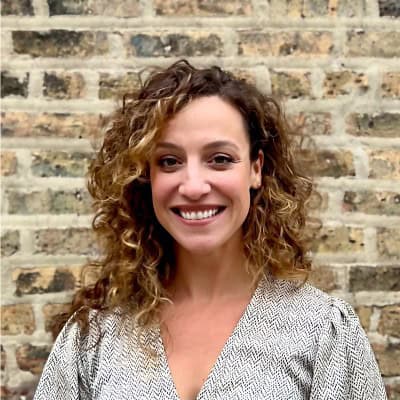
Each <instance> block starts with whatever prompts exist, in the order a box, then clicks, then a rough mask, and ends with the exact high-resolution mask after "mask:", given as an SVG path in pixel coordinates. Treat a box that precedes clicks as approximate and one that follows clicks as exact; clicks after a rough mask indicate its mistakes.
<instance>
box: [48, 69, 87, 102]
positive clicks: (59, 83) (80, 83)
mask: <svg viewBox="0 0 400 400" xmlns="http://www.w3.org/2000/svg"><path fill="white" fill-rule="evenodd" d="M85 94H86V93H85V81H84V79H83V76H82V75H81V74H80V73H78V72H72V73H69V72H65V73H64V72H45V74H44V82H43V95H44V96H46V97H51V98H53V99H77V98H80V97H84V96H85Z"/></svg>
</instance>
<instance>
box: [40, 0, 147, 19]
mask: <svg viewBox="0 0 400 400" xmlns="http://www.w3.org/2000/svg"><path fill="white" fill-rule="evenodd" d="M47 3H48V6H49V13H50V16H53V15H100V16H107V17H108V16H110V17H125V18H126V17H137V16H139V15H140V1H139V0H115V1H112V2H110V1H107V0H80V1H70V0H47Z"/></svg>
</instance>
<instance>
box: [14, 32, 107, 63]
mask: <svg viewBox="0 0 400 400" xmlns="http://www.w3.org/2000/svg"><path fill="white" fill-rule="evenodd" d="M12 41H13V45H14V51H15V53H17V54H27V55H30V56H32V57H71V56H75V57H89V56H94V55H99V54H105V53H107V51H108V41H107V35H106V34H105V33H104V32H89V31H79V32H76V31H68V30H61V29H59V30H52V31H41V32H36V31H13V32H12Z"/></svg>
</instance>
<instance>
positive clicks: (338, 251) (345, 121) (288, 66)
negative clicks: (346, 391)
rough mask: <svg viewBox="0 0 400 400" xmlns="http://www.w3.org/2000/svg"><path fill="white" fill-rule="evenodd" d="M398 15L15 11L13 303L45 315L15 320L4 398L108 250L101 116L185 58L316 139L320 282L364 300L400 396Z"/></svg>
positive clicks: (311, 2) (5, 71)
mask: <svg viewBox="0 0 400 400" xmlns="http://www.w3.org/2000/svg"><path fill="white" fill-rule="evenodd" d="M399 4H400V3H399V2H398V1H397V0H187V1H184V0H152V1H146V0H115V1H109V0H34V1H33V0H15V1H10V0H3V1H1V14H2V16H3V18H2V56H3V57H2V82H1V83H2V88H1V89H2V90H1V96H2V121H1V128H2V137H3V140H2V150H1V175H2V177H4V179H3V183H2V188H1V195H2V199H1V200H2V213H3V214H5V215H3V219H2V225H4V226H2V229H3V231H2V242H1V252H2V257H3V261H4V267H5V268H6V270H5V271H4V272H5V273H6V278H7V282H5V283H6V285H7V287H6V290H5V299H4V300H5V304H13V302H14V300H18V301H19V302H20V301H24V303H31V302H30V301H29V302H28V301H26V302H25V299H26V300H28V299H29V300H32V303H33V302H34V303H35V307H34V310H35V313H39V314H40V313H41V310H42V312H43V315H38V321H36V325H34V324H35V321H33V312H32V309H31V307H30V305H28V304H23V305H22V306H15V307H23V309H24V310H25V311H26V310H30V311H29V312H28V313H27V312H26V313H25V314H26V315H27V316H28V317H27V318H26V320H29V318H30V320H31V322H32V323H31V325H32V326H31V325H29V324H27V323H25V322H24V318H23V315H24V314H23V313H22V314H21V313H19V312H18V310H15V311H14V313H11V314H10V312H8V314H7V315H8V317H7V318H8V322H7V324H8V325H7V326H6V329H7V330H8V331H11V332H12V333H9V334H10V335H14V337H12V340H13V341H15V346H16V347H18V349H19V355H18V357H19V362H20V368H23V369H25V370H26V372H23V373H20V374H19V373H18V368H19V367H18V365H17V366H15V356H16V355H15V354H12V351H11V352H10V351H9V350H10V347H8V345H7V346H5V349H6V351H7V357H8V365H7V368H6V370H5V371H4V373H3V375H4V376H6V378H7V379H8V380H9V381H10V382H11V381H12V383H11V384H12V387H11V386H0V388H1V395H2V397H5V398H8V399H9V400H11V399H12V400H14V399H15V400H16V399H19V398H20V397H21V396H25V397H26V398H27V399H31V398H32V393H33V391H34V387H35V385H36V382H35V376H34V375H33V374H32V373H30V372H29V371H33V372H34V373H38V371H39V370H40V368H41V367H40V365H41V364H40V363H41V362H42V360H44V358H45V357H46V356H45V355H43V357H41V356H40V355H36V354H35V352H36V350H37V351H38V352H40V351H41V349H40V346H41V345H43V344H44V343H43V342H42V341H41V342H40V343H38V342H36V343H35V341H34V340H36V339H37V338H38V335H39V338H40V332H42V330H43V329H46V331H48V332H49V331H50V329H51V325H52V324H51V322H54V320H55V317H56V315H57V314H58V313H59V312H60V311H63V310H65V309H66V307H67V305H66V304H63V303H67V302H68V301H70V298H71V292H72V291H73V290H74V288H75V287H76V285H77V284H79V282H78V275H77V271H78V270H79V266H77V263H78V262H77V260H80V259H82V258H83V259H85V258H86V257H87V256H88V257H93V256H95V255H97V254H98V253H97V252H98V250H97V245H96V244H95V240H94V235H92V233H91V231H90V229H89V227H88V225H89V219H90V215H89V214H91V213H92V210H91V207H90V203H91V200H90V199H89V197H88V194H87V191H86V190H85V189H82V184H83V179H82V178H84V177H85V174H86V172H87V168H88V165H89V163H90V162H91V159H92V157H93V155H92V151H91V150H90V148H89V146H97V144H98V139H101V137H102V135H103V134H104V128H105V127H106V126H107V125H105V124H106V123H108V122H109V121H108V119H107V118H106V117H103V116H106V115H108V114H109V112H110V111H111V110H112V109H113V108H115V106H119V105H121V97H122V95H123V94H125V93H129V92H132V91H135V90H136V89H137V88H138V86H139V73H141V72H143V74H141V77H142V78H143V79H145V78H146V77H147V75H148V71H146V70H148V69H152V67H154V66H166V65H168V64H170V63H172V62H174V61H175V60H177V59H178V58H181V57H184V58H188V59H189V61H190V62H192V63H193V64H194V65H195V66H199V67H202V66H207V65H210V64H218V65H220V66H221V67H223V68H224V69H226V70H229V71H232V72H233V73H234V74H236V75H237V76H239V77H241V78H242V79H245V80H247V81H249V82H251V83H253V84H255V85H257V86H258V87H259V88H260V89H261V90H262V91H264V92H265V93H266V94H267V95H271V96H273V97H277V98H278V100H279V101H280V102H281V103H282V104H283V108H284V111H285V114H286V115H289V118H290V125H291V131H292V133H293V136H292V137H291V139H293V140H295V141H298V140H300V136H299V135H298V134H299V133H300V134H304V135H307V136H308V137H305V138H304V139H305V140H304V147H305V148H306V149H308V150H304V154H303V155H305V156H307V158H308V161H309V162H308V164H307V165H306V168H305V173H306V174H310V175H313V177H314V178H315V185H316V186H315V188H314V190H315V192H314V193H313V195H312V197H311V199H310V200H309V202H308V203H307V207H308V208H309V209H310V212H311V215H312V216H313V217H314V218H315V217H317V218H318V217H320V218H321V223H322V228H321V229H320V230H319V231H317V230H313V229H311V227H312V226H314V225H318V223H315V222H316V220H315V219H314V220H313V221H311V223H310V226H311V227H310V233H311V232H312V231H313V232H314V239H313V240H312V241H310V243H308V245H309V247H311V248H312V254H314V255H316V259H315V260H316V262H318V265H317V266H315V268H314V271H313V273H312V274H311V282H312V283H313V284H315V285H316V286H318V287H320V288H321V289H323V290H325V291H329V292H333V293H334V294H339V296H342V294H343V297H344V298H346V299H353V298H354V299H355V300H357V299H361V301H358V300H357V301H356V305H357V310H356V311H357V313H358V315H359V316H360V320H361V323H362V325H363V327H364V328H365V330H366V331H367V333H368V334H370V337H371V340H373V341H376V342H377V343H379V344H380V345H381V348H379V349H378V353H379V359H380V363H381V365H382V366H383V370H384V373H385V374H386V376H388V377H394V376H396V374H397V375H398V376H397V377H396V378H395V379H388V380H387V381H386V383H387V388H388V393H390V394H389V399H391V400H392V399H395V398H397V399H398V400H400V385H399V384H398V382H399V378H400V374H399V373H398V367H397V366H396V365H395V364H394V360H395V356H396V351H397V350H393V348H392V347H390V346H389V342H394V343H397V342H398V341H399V335H398V330H399V327H398V317H397V314H396V313H397V308H396V307H397V306H398V304H396V303H394V302H393V299H396V296H397V293H394V292H399V291H400V284H399V280H398V276H399V275H400V270H399V267H398V266H399V265H400V263H399V262H400V254H399V248H400V246H399V243H400V233H399V227H398V219H399V218H400V212H399V195H400V192H399V189H398V187H397V186H398V185H397V182H398V181H400V152H399V140H400V112H399V111H398V107H397V106H398V102H399V100H400V71H399V68H398V59H399V58H400V30H399V29H398V28H397V26H396V24H397V23H398V22H399V21H398V18H399V9H400V6H399ZM296 134H297V135H296ZM78 139H82V140H78ZM80 143H82V146H80ZM295 156H296V157H297V156H300V154H295ZM366 178H369V179H366ZM353 183H354V186H353ZM36 222H37V226H36V225H35V224H36ZM86 227H87V228H86ZM54 259H56V260H57V262H56V263H53V261H52V260H54ZM333 260H334V264H332V262H333ZM354 260H365V261H363V263H367V262H371V265H359V264H357V265H354ZM349 262H351V264H350V265H349V264H348V263H349ZM360 263H361V262H360ZM377 263H378V266H376V264H377ZM95 276H96V270H95V269H93V270H91V271H89V273H88V274H85V277H84V278H83V280H84V282H88V283H93V280H94V277H95ZM363 291H370V292H374V293H371V298H368V299H366V296H365V293H364V294H360V295H359V296H358V295H357V293H356V292H363ZM377 291H379V294H378V293H377ZM378 297H379V298H378ZM50 299H51V300H50ZM362 299H366V303H365V304H364V303H363V302H362V301H363V300H362ZM375 299H376V304H375ZM49 301H50V302H53V301H55V302H56V303H55V304H47V303H48V302H49ZM13 307H14V306H13ZM24 307H25V308H24ZM29 313H30V314H29ZM35 316H36V314H35ZM24 324H25V325H24ZM24 329H28V331H29V332H30V333H34V334H35V335H34V336H32V341H31V342H30V345H31V348H29V347H25V348H22V347H21V346H23V345H27V341H26V337H24V336H19V335H23V334H24ZM34 331H35V332H34ZM30 333H28V334H30ZM48 337H50V335H48V336H46V338H48ZM7 340H10V339H7ZM46 340H47V339H46ZM7 343H9V342H7ZM39 345H40V346H39ZM13 346H14V345H13ZM35 346H39V349H36V347H35ZM389 347H390V348H389ZM43 351H45V350H43ZM10 360H11V362H10ZM20 371H21V369H20ZM14 372H15V374H16V379H14V377H13V378H12V379H10V377H9V375H10V374H11V373H12V374H13V373H14ZM29 376H31V378H29ZM32 377H33V378H32ZM36 378H38V375H36ZM7 379H6V381H7ZM396 385H397V386H396ZM396 396H397V397H396Z"/></svg>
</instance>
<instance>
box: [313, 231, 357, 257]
mask: <svg viewBox="0 0 400 400" xmlns="http://www.w3.org/2000/svg"><path fill="white" fill-rule="evenodd" d="M363 248H364V235H363V231H362V229H359V228H351V227H347V226H340V227H325V226H324V227H322V228H321V229H320V230H319V232H318V233H317V235H316V237H315V239H314V241H313V247H312V250H313V251H314V252H316V253H326V252H334V253H337V252H345V253H348V252H351V253H354V252H360V251H362V250H363Z"/></svg>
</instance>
